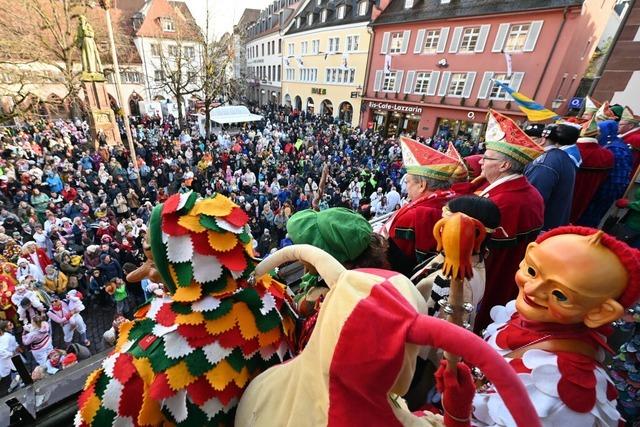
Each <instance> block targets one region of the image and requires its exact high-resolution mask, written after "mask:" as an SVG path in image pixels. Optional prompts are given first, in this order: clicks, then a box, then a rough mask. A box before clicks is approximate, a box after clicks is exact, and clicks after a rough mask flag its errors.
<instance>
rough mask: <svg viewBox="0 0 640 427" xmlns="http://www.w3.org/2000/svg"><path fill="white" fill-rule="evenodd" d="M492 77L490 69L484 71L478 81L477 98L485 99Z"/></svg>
mask: <svg viewBox="0 0 640 427" xmlns="http://www.w3.org/2000/svg"><path fill="white" fill-rule="evenodd" d="M492 78H493V72H492V71H485V72H484V76H483V77H482V82H481V83H480V90H479V91H478V99H485V98H486V97H487V95H488V94H489V89H490V88H491V79H492Z"/></svg>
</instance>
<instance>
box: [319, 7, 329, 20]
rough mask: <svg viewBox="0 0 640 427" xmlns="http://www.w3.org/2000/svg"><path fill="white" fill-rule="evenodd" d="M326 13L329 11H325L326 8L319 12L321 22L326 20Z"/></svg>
mask: <svg viewBox="0 0 640 427" xmlns="http://www.w3.org/2000/svg"><path fill="white" fill-rule="evenodd" d="M328 13H329V12H328V11H327V9H325V10H323V11H322V12H321V13H320V20H321V21H322V22H327V14H328Z"/></svg>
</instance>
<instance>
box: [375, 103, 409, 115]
mask: <svg viewBox="0 0 640 427" xmlns="http://www.w3.org/2000/svg"><path fill="white" fill-rule="evenodd" d="M369 108H371V109H375V110H388V111H399V112H403V113H416V114H421V113H422V107H414V106H411V105H402V104H394V103H391V102H374V101H369Z"/></svg>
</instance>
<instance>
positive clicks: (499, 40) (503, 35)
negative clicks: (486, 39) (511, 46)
mask: <svg viewBox="0 0 640 427" xmlns="http://www.w3.org/2000/svg"><path fill="white" fill-rule="evenodd" d="M510 26H511V24H500V27H498V34H496V40H495V41H494V42H493V48H492V49H491V52H501V51H502V48H503V47H504V42H505V40H506V39H507V33H508V32H509V27H510Z"/></svg>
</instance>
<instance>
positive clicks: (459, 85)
mask: <svg viewBox="0 0 640 427" xmlns="http://www.w3.org/2000/svg"><path fill="white" fill-rule="evenodd" d="M466 82H467V73H453V74H451V82H450V83H449V90H448V91H447V95H449V96H462V92H463V90H464V84H465V83H466Z"/></svg>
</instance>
